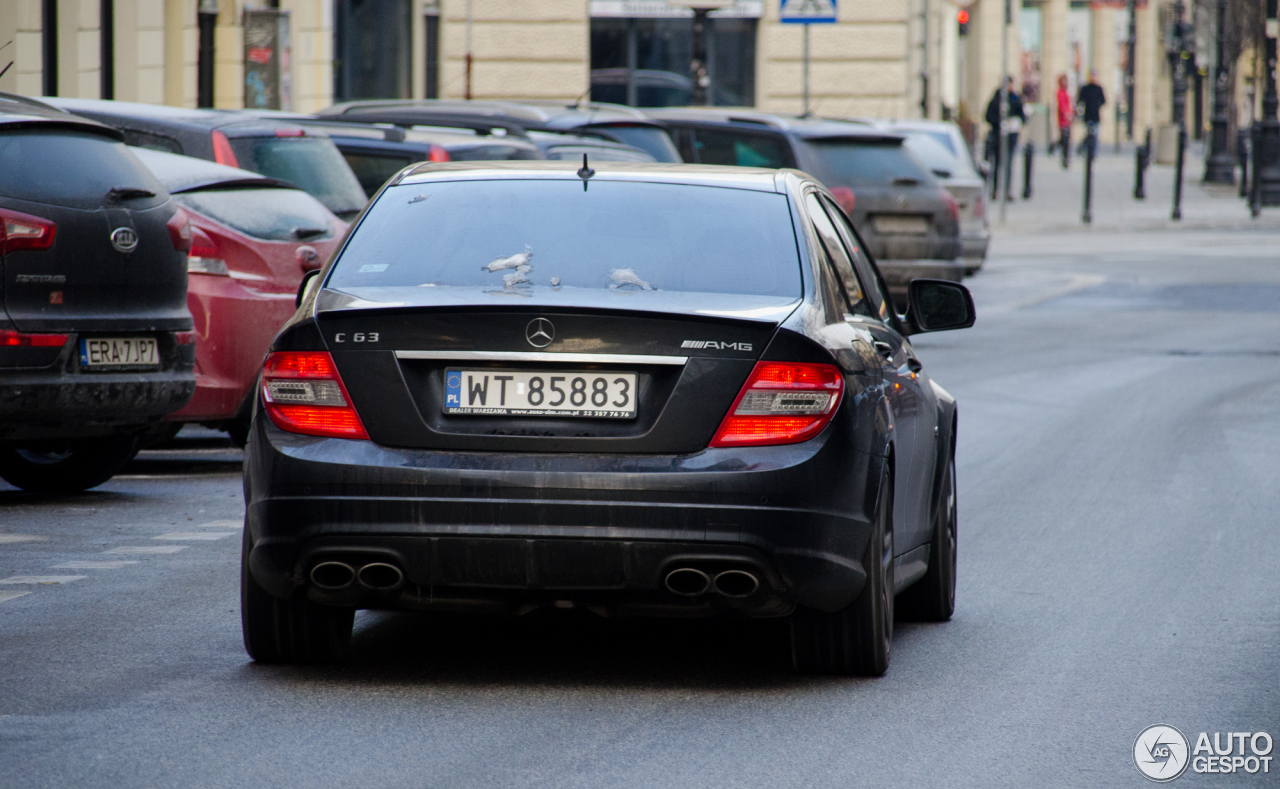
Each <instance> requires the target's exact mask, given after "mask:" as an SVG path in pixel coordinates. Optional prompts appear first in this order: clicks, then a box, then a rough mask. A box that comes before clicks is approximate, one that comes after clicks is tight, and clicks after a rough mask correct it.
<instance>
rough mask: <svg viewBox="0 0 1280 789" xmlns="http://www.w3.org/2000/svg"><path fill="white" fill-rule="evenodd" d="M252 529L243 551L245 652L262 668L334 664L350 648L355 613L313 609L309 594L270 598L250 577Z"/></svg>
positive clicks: (245, 536)
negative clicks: (260, 664)
mask: <svg viewBox="0 0 1280 789" xmlns="http://www.w3.org/2000/svg"><path fill="white" fill-rule="evenodd" d="M252 547H253V546H252V545H251V544H250V542H249V529H248V527H247V526H246V528H245V530H244V541H243V542H242V543H241V550H240V624H241V627H242V628H243V631H244V648H245V651H247V652H248V653H249V656H250V657H252V658H253V659H254V660H255V661H257V662H259V663H299V664H301V663H332V662H335V661H337V660H341V659H342V658H343V657H345V656H346V654H347V649H348V647H349V646H350V645H351V627H352V624H353V623H354V621H355V615H356V612H355V609H354V608H337V607H334V606H327V605H320V604H318V603H313V602H311V601H310V600H308V599H307V598H306V594H305V592H301V591H299V592H297V593H295V594H294V596H293V598H292V599H290V600H281V599H279V598H276V597H273V596H271V594H270V593H268V592H267V590H265V589H263V588H262V587H261V586H259V585H258V582H257V581H255V580H253V573H251V572H249V551H250V549H251V548H252Z"/></svg>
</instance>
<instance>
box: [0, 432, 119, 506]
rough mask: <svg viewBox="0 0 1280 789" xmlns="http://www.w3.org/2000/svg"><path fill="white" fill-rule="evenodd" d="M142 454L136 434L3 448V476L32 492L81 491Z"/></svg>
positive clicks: (0, 465) (0, 461)
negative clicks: (39, 445) (38, 445)
mask: <svg viewBox="0 0 1280 789" xmlns="http://www.w3.org/2000/svg"><path fill="white" fill-rule="evenodd" d="M136 454H138V441H137V439H136V438H135V437H134V436H109V437H107V438H91V439H80V440H76V441H68V442H66V443H65V444H63V445H61V446H49V445H47V446H41V447H32V448H23V447H18V448H11V447H5V448H3V449H0V477H3V478H4V480H5V481H6V482H8V483H9V484H10V485H13V486H14V487H17V488H22V489H23V490H27V491H31V492H32V493H79V492H80V491H82V490H88V489H89V488H96V487H97V486H99V485H101V484H102V483H104V482H106V481H107V480H109V479H111V478H112V477H114V476H115V475H116V474H118V473H119V472H120V469H122V468H124V466H125V464H126V463H128V462H129V461H130V460H132V459H133V456H134V455H136Z"/></svg>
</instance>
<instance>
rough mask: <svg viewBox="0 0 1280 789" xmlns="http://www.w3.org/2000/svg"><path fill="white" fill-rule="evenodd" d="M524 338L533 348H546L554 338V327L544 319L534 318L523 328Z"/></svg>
mask: <svg viewBox="0 0 1280 789" xmlns="http://www.w3.org/2000/svg"><path fill="white" fill-rule="evenodd" d="M524 338H525V339H526V340H528V341H529V344H530V345H532V346H533V347H534V348H546V347H547V346H548V345H550V344H551V341H552V340H554V339H555V338H556V327H555V326H553V325H552V323H551V321H549V320H547V319H546V318H534V319H533V320H531V321H529V325H528V326H526V327H525V328H524Z"/></svg>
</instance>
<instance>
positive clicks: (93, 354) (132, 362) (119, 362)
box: [80, 337, 160, 367]
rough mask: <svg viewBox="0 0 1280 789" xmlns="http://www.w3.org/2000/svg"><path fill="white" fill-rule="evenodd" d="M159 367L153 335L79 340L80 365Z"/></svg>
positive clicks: (158, 356) (158, 355) (158, 357)
mask: <svg viewBox="0 0 1280 789" xmlns="http://www.w3.org/2000/svg"><path fill="white" fill-rule="evenodd" d="M125 365H127V366H130V367H159V366H160V354H159V353H158V352H157V351H156V341H155V338H154V337H91V338H86V339H82V340H80V366H82V367H119V366H125Z"/></svg>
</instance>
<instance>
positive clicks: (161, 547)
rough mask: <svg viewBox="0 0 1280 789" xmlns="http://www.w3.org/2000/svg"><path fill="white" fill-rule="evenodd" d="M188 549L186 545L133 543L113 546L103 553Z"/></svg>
mask: <svg viewBox="0 0 1280 789" xmlns="http://www.w3.org/2000/svg"><path fill="white" fill-rule="evenodd" d="M186 549H187V546H185V545H131V546H129V547H126V548H112V549H111V550H109V551H103V553H177V552H178V551H185V550H186Z"/></svg>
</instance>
